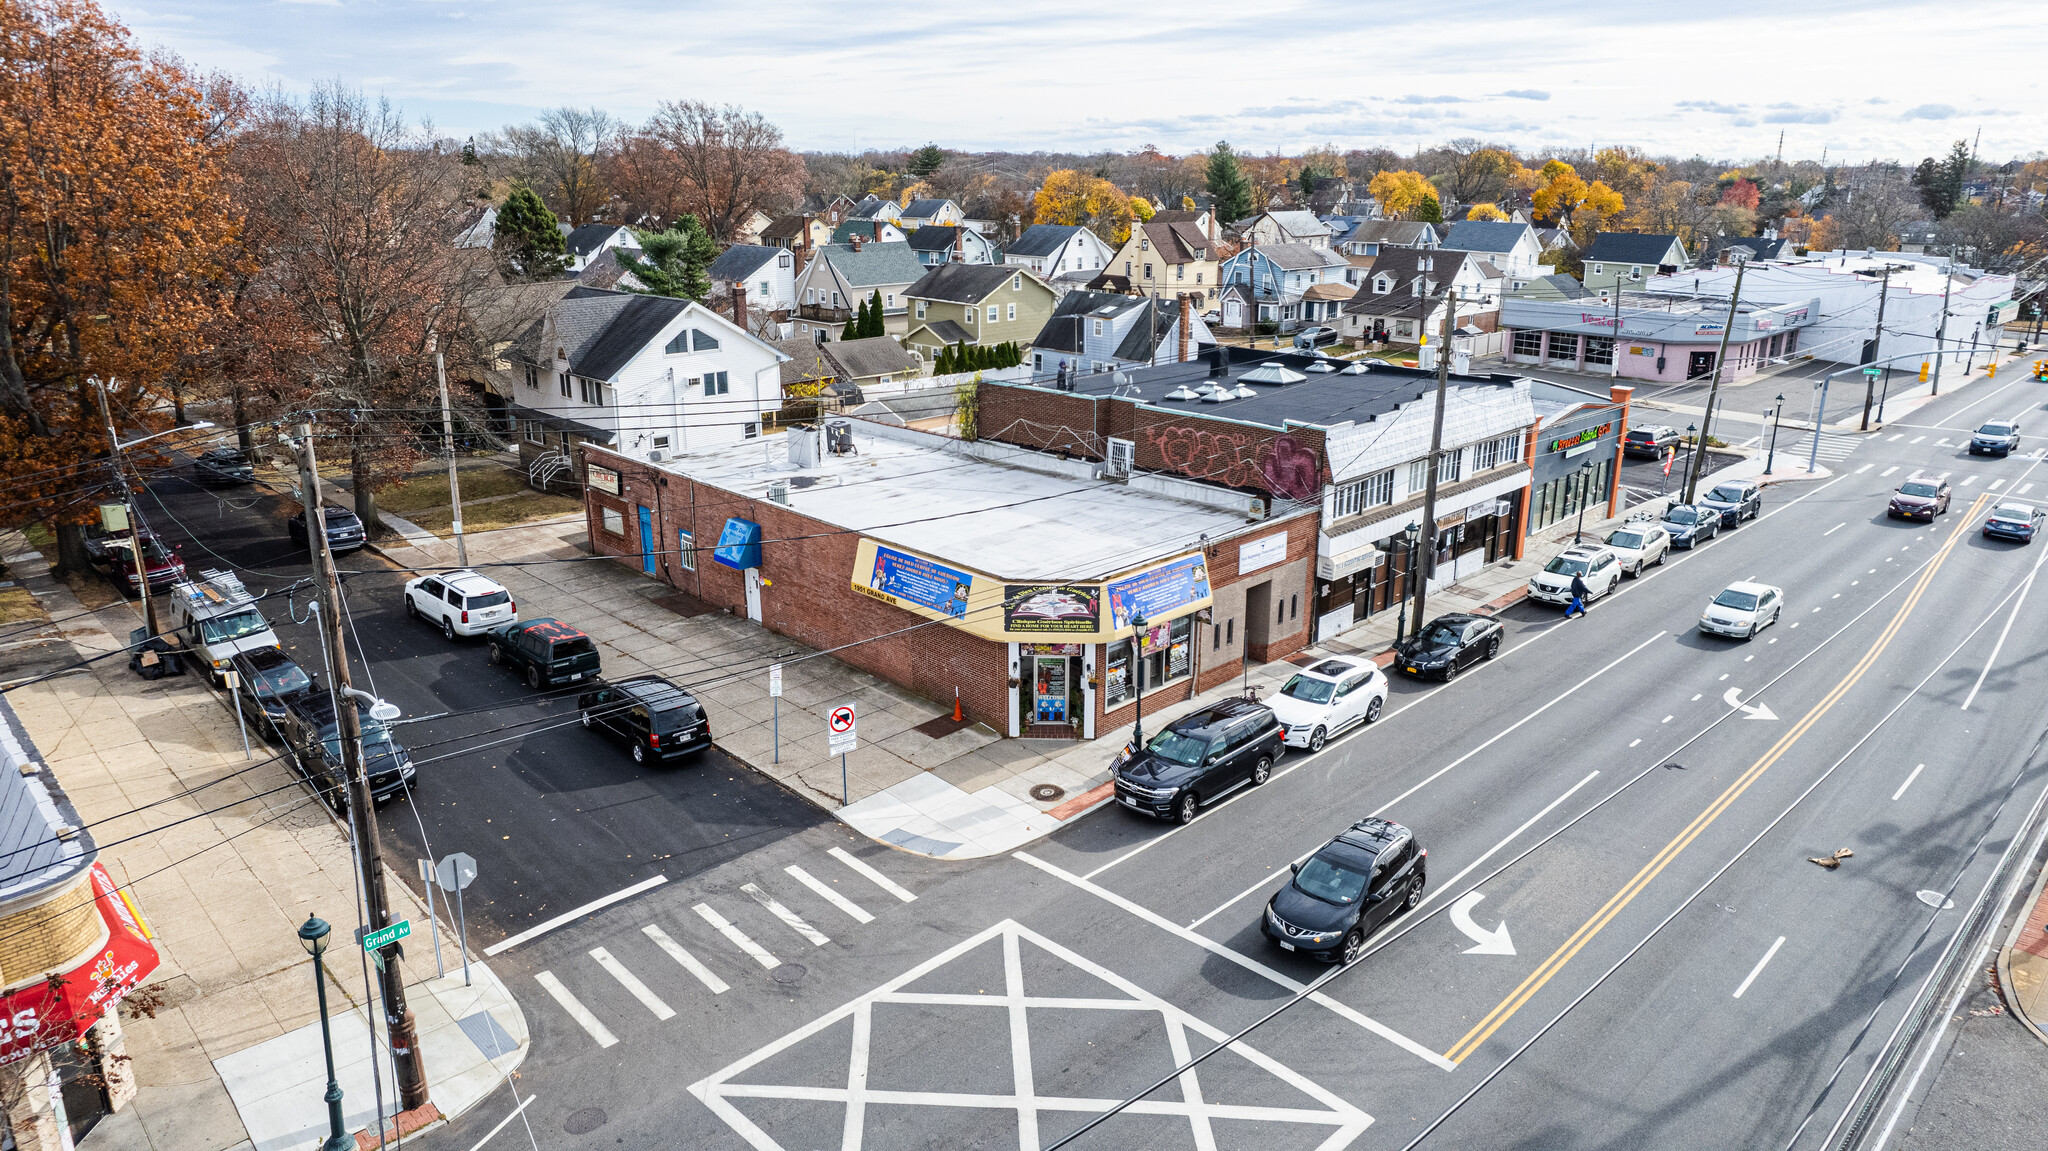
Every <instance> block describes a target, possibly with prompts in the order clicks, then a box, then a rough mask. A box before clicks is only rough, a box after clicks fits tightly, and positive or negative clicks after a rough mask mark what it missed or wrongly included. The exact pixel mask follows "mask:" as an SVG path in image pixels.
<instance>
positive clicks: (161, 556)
mask: <svg viewBox="0 0 2048 1151" xmlns="http://www.w3.org/2000/svg"><path fill="white" fill-rule="evenodd" d="M139 536H140V538H141V540H142V564H143V571H144V572H145V573H146V578H147V579H148V580H149V590H150V593H151V594H152V595H153V594H155V593H157V592H160V591H163V590H164V589H165V588H167V587H170V586H171V585H172V584H175V583H177V582H178V581H179V580H182V579H184V578H185V559H184V557H183V556H181V555H179V554H178V549H177V548H176V547H165V546H164V543H163V541H162V540H160V539H158V538H157V537H156V533H154V532H152V531H150V530H149V529H148V528H140V529H139ZM85 553H86V555H87V557H89V558H90V559H92V560H93V561H94V562H95V563H97V564H98V565H99V568H100V571H102V572H104V573H105V574H106V577H107V579H109V580H110V581H112V582H113V584H114V586H115V587H117V588H120V589H121V593H122V594H123V595H131V596H132V595H134V594H135V543H134V541H133V540H131V539H129V537H128V533H127V532H112V533H106V534H102V535H99V536H96V537H88V538H87V539H86V541H85Z"/></svg>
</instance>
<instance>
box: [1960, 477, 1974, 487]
mask: <svg viewBox="0 0 2048 1151" xmlns="http://www.w3.org/2000/svg"><path fill="white" fill-rule="evenodd" d="M1976 482H1977V477H1976V476H1964V477H1963V486H1964V487H1969V486H1970V485H1971V484H1974V483H1976Z"/></svg>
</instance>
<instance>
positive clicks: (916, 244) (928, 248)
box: [908, 224, 961, 252]
mask: <svg viewBox="0 0 2048 1151" xmlns="http://www.w3.org/2000/svg"><path fill="white" fill-rule="evenodd" d="M960 231H961V229H960V225H958V224H926V225H925V226H924V227H922V228H919V229H917V230H916V231H913V232H911V233H910V235H909V237H908V239H909V241H910V246H911V248H912V249H914V250H916V251H919V252H950V251H952V250H953V242H954V241H955V240H957V239H958V238H959V237H960Z"/></svg>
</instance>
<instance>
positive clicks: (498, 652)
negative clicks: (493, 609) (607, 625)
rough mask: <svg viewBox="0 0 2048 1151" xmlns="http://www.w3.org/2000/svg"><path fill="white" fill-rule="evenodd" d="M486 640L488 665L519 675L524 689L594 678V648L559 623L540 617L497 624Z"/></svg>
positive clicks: (595, 661)
mask: <svg viewBox="0 0 2048 1151" xmlns="http://www.w3.org/2000/svg"><path fill="white" fill-rule="evenodd" d="M489 637H490V638H489V644H488V646H489V651H490V660H491V662H492V663H494V664H497V665H498V666H500V667H509V668H512V669H513V670H515V671H522V672H523V674H524V675H525V676H526V686H528V687H531V688H542V687H552V686H554V685H555V684H558V683H579V682H581V681H583V680H586V679H596V678H597V672H598V661H599V658H600V657H599V655H598V651H597V644H596V643H594V642H592V640H591V638H590V637H589V636H587V635H584V634H583V633H582V632H580V631H577V630H576V629H575V628H573V627H570V626H569V625H568V624H566V623H563V622H562V621H561V620H558V619H554V618H552V617H549V616H542V617H540V618H539V619H530V620H524V621H521V622H517V623H508V624H501V625H500V626H498V627H496V628H493V629H492V630H491V631H490V633H489Z"/></svg>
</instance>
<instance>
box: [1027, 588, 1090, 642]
mask: <svg viewBox="0 0 2048 1151" xmlns="http://www.w3.org/2000/svg"><path fill="white" fill-rule="evenodd" d="M1101 609H1102V588H1101V587H1100V586H1098V585H1096V584H1005V585H1004V586H1003V630H1004V631H1005V632H1008V633H1010V634H1012V635H1023V634H1027V633H1035V632H1087V633H1091V634H1092V633H1093V632H1094V631H1095V621H1096V619H1097V618H1098V617H1099V616H1100V614H1101Z"/></svg>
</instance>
